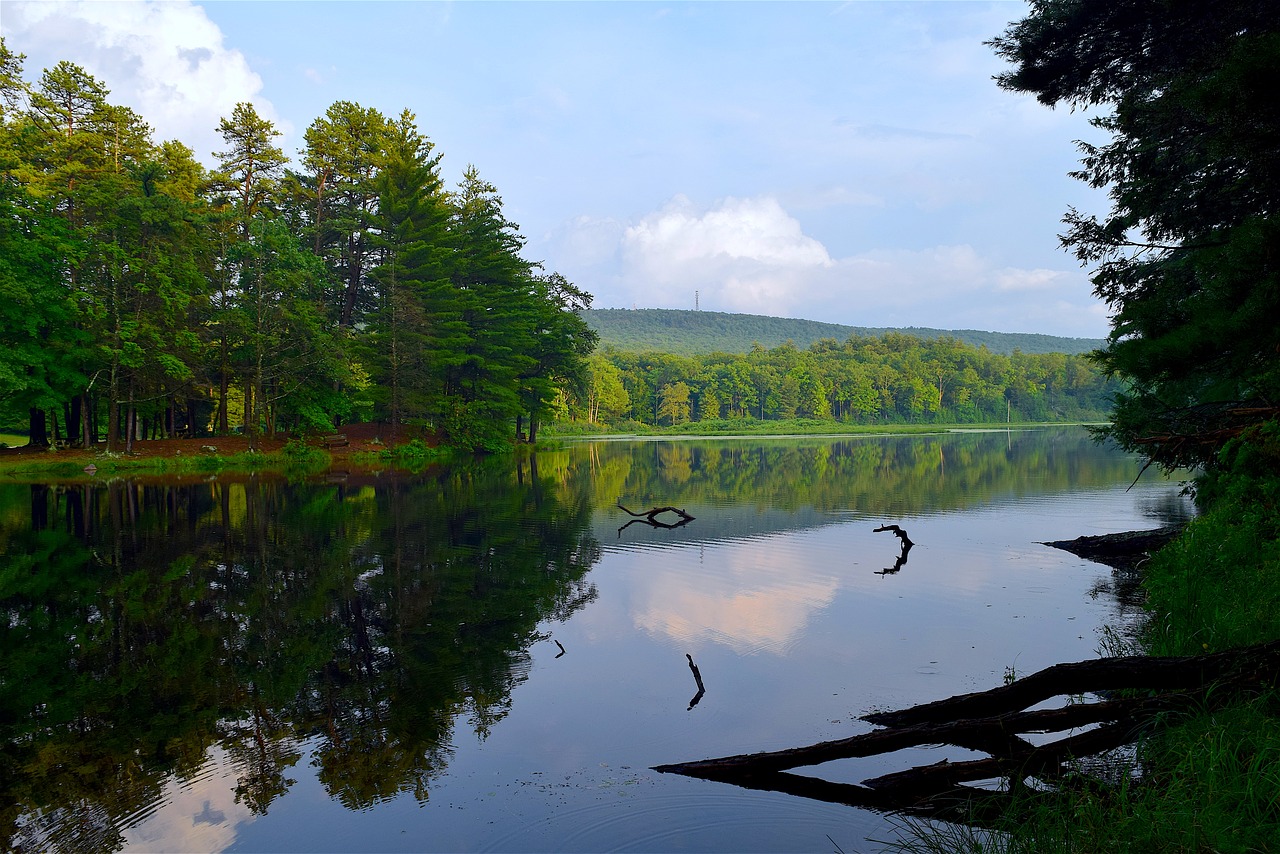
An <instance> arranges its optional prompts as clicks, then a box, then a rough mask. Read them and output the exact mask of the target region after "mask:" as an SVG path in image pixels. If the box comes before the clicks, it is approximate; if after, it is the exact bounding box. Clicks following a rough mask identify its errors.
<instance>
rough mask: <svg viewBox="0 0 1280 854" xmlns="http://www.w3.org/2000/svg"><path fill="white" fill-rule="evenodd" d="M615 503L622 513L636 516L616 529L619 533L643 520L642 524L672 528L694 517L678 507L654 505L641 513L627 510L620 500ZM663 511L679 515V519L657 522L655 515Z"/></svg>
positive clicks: (688, 521)
mask: <svg viewBox="0 0 1280 854" xmlns="http://www.w3.org/2000/svg"><path fill="white" fill-rule="evenodd" d="M617 505H618V509H619V510H621V511H622V512H623V513H626V514H627V515H628V516H634V517H636V518H634V519H632V520H631V521H630V522H628V523H627V524H625V525H623V526H622V527H621V528H619V529H618V534H619V535H621V534H622V532H623V531H625V530H626V529H627V528H629V527H631V526H632V525H634V524H635V523H636V522H643V523H644V524H646V525H650V526H652V527H654V528H667V529H672V528H679V527H681V526H682V525H688V524H689V523H690V522H692V521H693V520H694V519H695V518H696V517H694V516H690V515H689V514H688V513H686V512H684V511H683V510H681V509H680V508H679V507H654V508H652V509H650V510H646V511H644V512H643V513H636V512H634V511H631V510H628V509H627V508H625V507H623V506H622V502H621V501H619V502H617ZM663 513H674V514H676V515H677V516H679V517H680V521H678V522H659V521H658V519H657V517H658V516H660V515H662V514H663Z"/></svg>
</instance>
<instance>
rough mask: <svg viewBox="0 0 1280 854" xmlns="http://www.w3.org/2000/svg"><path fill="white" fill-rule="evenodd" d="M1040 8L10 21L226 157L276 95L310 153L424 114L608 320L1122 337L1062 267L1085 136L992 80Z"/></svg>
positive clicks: (105, 15) (1084, 286)
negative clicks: (333, 140)
mask: <svg viewBox="0 0 1280 854" xmlns="http://www.w3.org/2000/svg"><path fill="white" fill-rule="evenodd" d="M1025 10H1026V7H1025V4H1024V3H1021V2H994V3H992V2H965V0H952V2H849V3H825V2H789V3H769V2H713V3H663V2H637V3H622V2H555V3H541V2H520V3H511V2H456V3H444V2H433V3H426V2H212V3H203V4H200V3H189V2H181V1H180V0H166V2H161V3H148V2H129V3H118V2H93V3H65V4H64V3H57V2H38V3H24V2H13V0H3V2H0V32H2V33H3V35H4V37H5V39H6V43H7V44H8V45H9V47H10V49H11V50H14V51H17V52H21V53H25V54H26V55H27V61H26V77H27V79H28V81H30V82H35V81H36V80H38V78H39V74H40V71H41V70H42V69H44V68H46V67H49V66H51V65H53V64H54V63H56V62H58V61H59V60H63V59H65V60H69V61H71V62H75V63H77V64H79V65H81V66H83V67H84V68H85V69H86V70H88V71H89V72H90V73H92V74H94V75H95V76H96V77H97V78H98V79H99V80H100V81H102V82H103V83H104V84H105V85H106V86H107V87H108V88H109V89H110V90H111V92H112V96H111V97H112V100H113V101H114V102H116V103H121V104H125V105H128V106H130V107H133V108H134V109H135V110H137V111H138V112H139V113H140V114H142V115H143V117H144V118H146V119H147V120H148V121H149V122H150V123H151V124H152V126H153V127H154V128H155V131H156V137H157V139H169V138H177V139H180V140H182V141H183V142H184V143H186V144H187V145H189V146H191V147H192V148H193V149H195V151H196V154H197V156H199V157H200V158H201V159H203V160H204V161H205V162H206V163H209V164H211V165H212V164H213V162H214V160H213V157H212V152H214V151H216V150H219V149H220V148H221V140H220V138H219V137H218V136H217V133H216V128H217V124H218V119H219V118H220V117H222V116H226V115H229V114H230V112H231V110H232V108H233V107H234V105H235V104H236V102H238V101H252V102H253V103H254V104H255V105H256V106H257V108H258V110H259V112H261V113H262V114H263V115H265V116H268V117H270V118H271V119H272V120H273V121H274V122H275V123H276V126H277V127H278V128H279V129H280V130H281V131H282V133H283V136H282V137H281V139H280V142H281V144H282V147H283V148H284V150H285V151H286V152H288V153H291V154H293V153H296V151H297V150H298V148H299V147H300V146H301V145H302V135H303V132H304V131H305V130H306V128H307V126H308V125H309V124H311V122H312V121H314V120H315V119H316V118H317V117H319V116H321V115H322V114H323V113H324V111H325V109H326V108H327V107H328V106H329V105H330V104H332V103H333V102H334V101H337V100H350V101H355V102H358V103H360V104H361V105H363V106H366V107H376V108H378V109H379V110H381V111H383V112H384V113H385V114H387V115H397V114H399V112H400V111H401V110H403V109H405V108H407V109H409V110H411V111H412V112H414V113H415V114H416V115H417V119H418V124H419V127H420V128H421V129H422V131H423V132H424V133H426V134H427V135H428V136H429V137H430V138H431V139H432V140H433V141H434V143H435V144H436V147H437V151H438V152H440V153H442V154H443V170H444V175H445V178H446V181H447V182H448V183H450V184H452V183H454V182H456V181H457V180H458V178H459V177H460V176H461V173H462V171H463V169H464V168H465V167H466V166H467V165H468V164H474V165H475V166H476V167H477V168H478V169H479V171H480V174H481V176H482V177H484V178H486V179H487V180H489V181H490V182H492V183H493V184H495V185H496V186H497V187H498V190H499V192H500V193H501V195H502V197H503V199H504V201H505V204H506V211H507V215H508V217H509V218H510V219H512V220H514V221H515V222H517V223H519V224H520V226H521V231H522V233H523V234H524V235H525V237H526V238H527V240H528V243H527V247H526V256H527V257H529V258H531V259H535V260H540V261H542V262H543V263H544V264H545V266H546V268H547V269H548V270H555V271H558V272H560V273H562V274H564V275H565V276H567V277H568V278H569V279H570V280H571V281H573V282H575V283H576V284H577V285H579V286H580V287H582V288H583V289H585V290H587V291H588V292H590V293H592V294H594V295H595V306H596V307H597V308H631V307H633V306H634V307H638V308H693V307H694V301H695V292H696V293H697V301H698V304H699V306H700V307H701V308H702V309H703V310H710V311H735V312H749V313H756V314H771V315H778V316H785V317H801V318H809V319H814V320H825V321H830V322H835V323H846V324H851V325H858V326H922V327H936V328H944V329H960V328H965V329H985V330H998V331H1008V332H1041V333H1048V334H1055V335H1067V336H1082V337H1102V336H1104V335H1105V334H1106V332H1107V328H1108V323H1107V314H1106V311H1105V307H1104V306H1103V305H1101V304H1100V303H1099V302H1098V301H1097V300H1096V299H1095V298H1094V297H1093V296H1092V294H1091V289H1090V285H1089V282H1088V278H1087V271H1084V270H1081V269H1080V268H1079V266H1078V264H1077V263H1076V261H1075V259H1074V258H1072V257H1071V256H1070V255H1068V254H1067V253H1065V252H1064V251H1062V250H1061V248H1060V247H1059V244H1058V238H1057V235H1058V233H1059V232H1060V231H1062V225H1061V217H1062V214H1063V213H1064V212H1065V211H1066V209H1067V208H1068V206H1076V207H1078V208H1080V209H1082V210H1085V211H1089V212H1101V211H1102V209H1103V206H1104V204H1105V197H1104V196H1103V195H1102V194H1100V193H1098V192H1097V191H1093V190H1090V189H1088V188H1087V187H1085V186H1083V185H1082V184H1080V183H1079V182H1075V181H1073V180H1071V179H1070V178H1069V177H1067V173H1068V171H1070V170H1071V169H1073V168H1075V167H1076V165H1077V159H1078V154H1077V151H1076V149H1075V146H1074V144H1073V141H1074V140H1076V139H1091V140H1097V139H1098V134H1097V132H1096V131H1094V130H1093V129H1092V128H1090V127H1089V125H1088V123H1087V120H1086V117H1085V116H1083V115H1081V114H1078V113H1076V114H1073V113H1071V112H1069V111H1064V110H1058V111H1053V110H1049V109H1047V108H1045V107H1042V106H1041V105H1039V104H1037V103H1036V102H1035V101H1034V100H1033V99H1031V98H1028V97H1025V96H1019V95H1014V94H1011V93H1008V92H1003V91H1001V90H1000V89H998V88H997V87H996V85H995V84H994V82H992V80H991V77H992V75H994V74H996V73H998V72H999V71H1000V70H1001V63H1000V62H999V61H998V60H997V59H996V58H995V57H994V56H993V55H992V53H991V51H990V49H989V48H987V47H986V46H984V45H983V41H984V40H986V39H989V38H991V37H992V36H995V35H997V34H999V33H1000V32H1001V31H1002V30H1003V29H1004V28H1005V26H1006V25H1007V24H1008V23H1009V22H1011V21H1013V20H1016V19H1018V18H1020V17H1022V16H1023V15H1024V14H1025Z"/></svg>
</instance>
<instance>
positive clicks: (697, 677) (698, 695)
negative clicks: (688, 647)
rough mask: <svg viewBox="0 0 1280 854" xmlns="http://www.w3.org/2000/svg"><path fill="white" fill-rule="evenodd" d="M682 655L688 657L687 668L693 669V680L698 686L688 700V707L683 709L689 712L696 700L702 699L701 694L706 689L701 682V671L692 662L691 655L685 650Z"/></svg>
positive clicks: (696, 703) (705, 691) (696, 702)
mask: <svg viewBox="0 0 1280 854" xmlns="http://www.w3.org/2000/svg"><path fill="white" fill-rule="evenodd" d="M684 657H685V658H687V659H689V669H690V670H692V671H693V681H694V684H696V685H697V686H698V693H696V694H694V695H693V699H692V700H690V701H689V708H688V709H686V710H685V711H689V712H691V711H693V707H694V706H696V705H698V701H699V700H701V699H702V695H703V694H705V693H707V689H706V686H704V685H703V684H702V672H701V671H700V670H698V665H696V664H694V663H693V656H692V655H690V654H689V653H687V652H686V653H685V654H684Z"/></svg>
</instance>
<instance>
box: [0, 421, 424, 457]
mask: <svg viewBox="0 0 1280 854" xmlns="http://www.w3.org/2000/svg"><path fill="white" fill-rule="evenodd" d="M404 429H405V428H401V431H400V432H401V434H400V435H399V436H397V437H396V444H400V443H403V442H406V441H408V440H409V439H410V438H412V436H409V435H406V434H405V432H404ZM330 435H342V436H345V437H346V438H347V444H346V445H335V446H332V447H330V446H328V445H326V444H325V442H324V441H323V440H324V436H322V435H315V436H308V437H306V439H305V441H306V443H307V444H308V445H311V446H312V447H315V448H323V449H324V450H326V451H327V452H328V453H329V455H330V456H331V457H333V461H334V463H344V462H346V461H347V458H348V457H350V456H351V455H352V454H355V453H361V452H365V451H381V450H383V449H385V448H386V447H387V446H388V445H390V444H391V436H390V428H389V427H388V426H387V425H385V424H346V425H343V426H342V427H339V428H337V429H336V430H334V431H333V433H332V434H330ZM293 438H294V437H293V436H291V435H288V434H285V433H280V434H277V435H276V436H274V437H267V436H260V437H259V438H258V441H257V449H258V450H259V451H261V452H263V453H272V452H276V451H279V450H281V449H282V448H283V447H284V446H285V445H286V444H287V443H288V442H289V441H290V440H291V439H293ZM210 448H214V449H215V450H213V451H210V450H209V449H210ZM105 450H106V445H105V444H100V445H98V446H96V447H94V448H61V449H59V450H57V451H53V452H51V451H49V449H47V448H38V447H32V446H30V445H25V446H22V447H18V448H0V461H4V460H12V459H15V458H21V457H26V456H34V455H40V456H45V457H52V458H55V459H57V460H58V461H60V462H61V461H65V462H80V461H83V462H84V464H85V465H88V464H89V463H91V462H93V461H94V460H95V459H96V458H97V457H98V455H99V454H100V453H102V452H103V451H105ZM248 450H249V440H248V438H247V437H245V436H242V435H232V436H205V437H203V438H198V439H146V440H137V441H134V443H133V448H132V450H131V452H130V454H131V455H132V456H136V457H138V458H141V459H145V458H148V457H152V458H154V457H196V456H200V455H203V454H210V453H216V454H218V455H220V456H224V457H229V456H232V455H234V454H243V453H245V452H246V451H248Z"/></svg>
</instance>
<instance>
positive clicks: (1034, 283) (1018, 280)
mask: <svg viewBox="0 0 1280 854" xmlns="http://www.w3.org/2000/svg"><path fill="white" fill-rule="evenodd" d="M1065 277H1066V273H1064V272H1062V271H1061V270H1045V269H1036V270H1019V269H1018V268H1016V267H1006V268H1004V269H1003V270H1000V271H998V272H997V273H996V288H997V289H999V290H1002V291H1042V290H1045V289H1048V288H1052V287H1054V286H1055V285H1056V284H1058V283H1059V282H1061V281H1062V280H1063V279H1064V278H1065Z"/></svg>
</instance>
